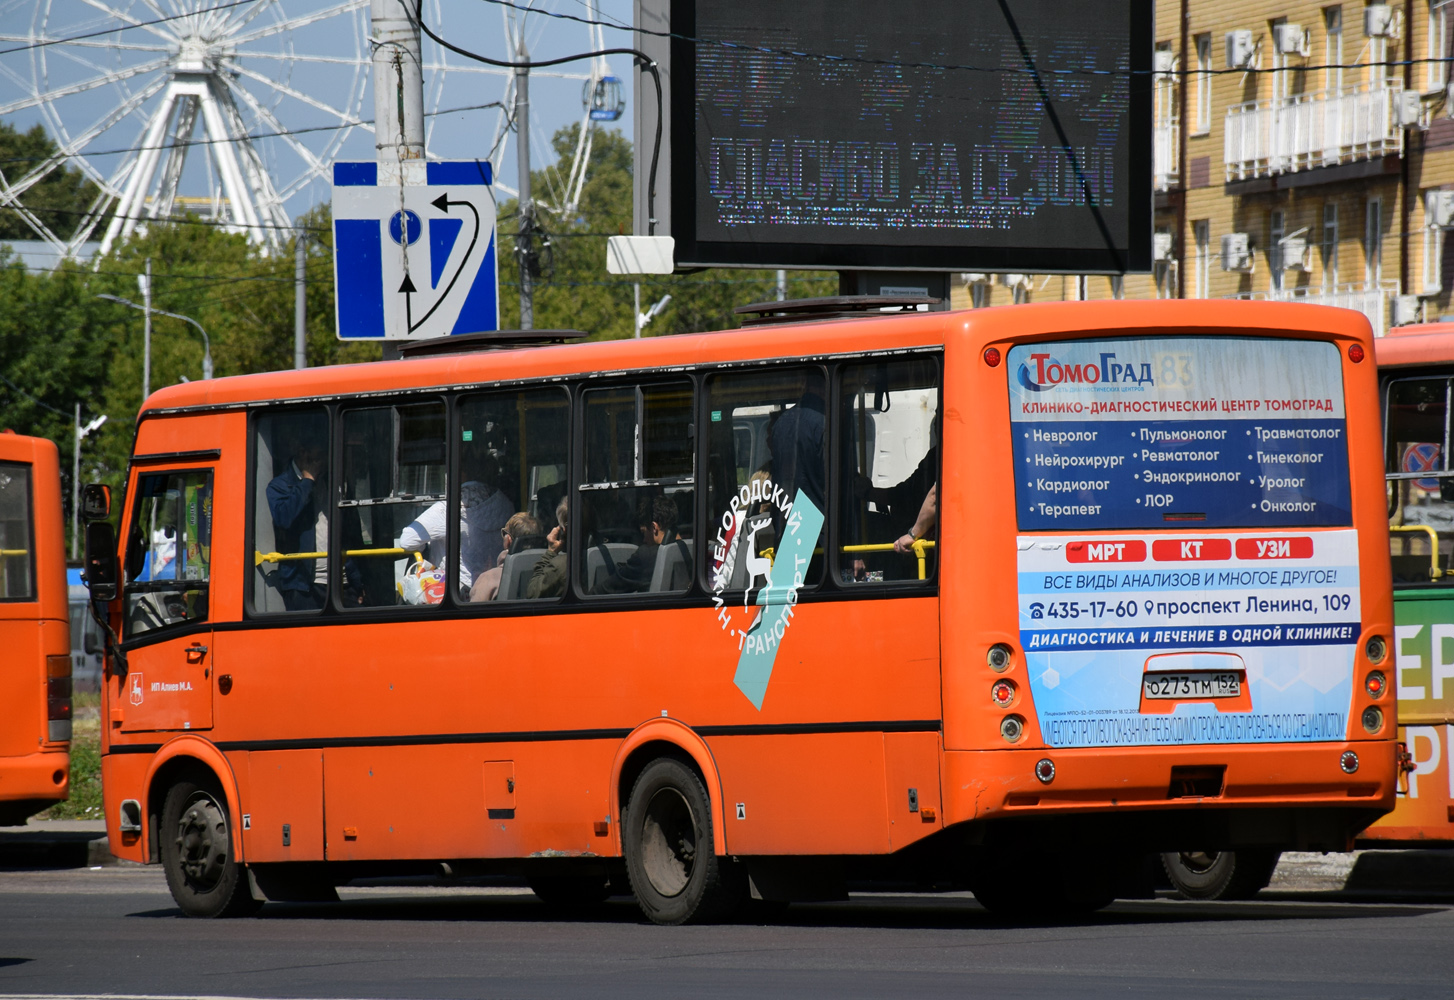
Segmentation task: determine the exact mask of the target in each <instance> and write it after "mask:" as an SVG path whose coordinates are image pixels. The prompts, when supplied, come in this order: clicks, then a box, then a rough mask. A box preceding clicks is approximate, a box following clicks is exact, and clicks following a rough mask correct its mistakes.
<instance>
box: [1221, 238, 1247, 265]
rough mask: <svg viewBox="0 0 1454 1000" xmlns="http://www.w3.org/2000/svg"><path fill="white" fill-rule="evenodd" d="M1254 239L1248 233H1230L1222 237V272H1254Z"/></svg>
mask: <svg viewBox="0 0 1454 1000" xmlns="http://www.w3.org/2000/svg"><path fill="white" fill-rule="evenodd" d="M1252 267H1253V261H1252V237H1250V236H1248V235H1247V234H1246V233H1228V234H1227V235H1226V236H1223V237H1222V270H1223V271H1241V272H1243V273H1245V274H1250V273H1251V272H1252Z"/></svg>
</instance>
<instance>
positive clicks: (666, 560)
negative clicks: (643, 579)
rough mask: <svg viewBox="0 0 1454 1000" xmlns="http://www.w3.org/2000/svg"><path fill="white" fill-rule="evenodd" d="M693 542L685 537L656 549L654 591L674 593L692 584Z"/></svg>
mask: <svg viewBox="0 0 1454 1000" xmlns="http://www.w3.org/2000/svg"><path fill="white" fill-rule="evenodd" d="M694 551H695V550H694V549H693V547H692V543H691V542H690V541H687V540H686V539H683V538H678V539H677V540H676V541H675V542H669V543H667V544H666V545H663V546H662V547H661V548H659V549H657V550H656V566H655V567H654V568H653V569H652V571H651V587H650V590H651V592H652V593H654V594H655V593H672V592H679V591H683V590H686V589H687V588H689V587H690V586H691V585H692V553H693V552H694Z"/></svg>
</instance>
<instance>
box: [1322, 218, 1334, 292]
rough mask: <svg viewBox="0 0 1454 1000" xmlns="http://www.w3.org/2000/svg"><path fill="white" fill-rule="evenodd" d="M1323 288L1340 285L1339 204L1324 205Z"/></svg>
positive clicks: (1328, 288) (1330, 288) (1329, 288)
mask: <svg viewBox="0 0 1454 1000" xmlns="http://www.w3.org/2000/svg"><path fill="white" fill-rule="evenodd" d="M1322 257H1323V288H1324V289H1325V290H1327V291H1332V290H1333V289H1335V288H1336V287H1337V286H1338V206H1337V205H1335V204H1334V203H1333V202H1331V201H1330V202H1328V203H1327V204H1326V205H1324V206H1323V242H1322Z"/></svg>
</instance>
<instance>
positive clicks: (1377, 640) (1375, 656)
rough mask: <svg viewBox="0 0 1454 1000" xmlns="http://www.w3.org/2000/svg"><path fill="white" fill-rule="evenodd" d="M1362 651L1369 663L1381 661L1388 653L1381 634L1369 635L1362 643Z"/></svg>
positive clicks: (1385, 642)
mask: <svg viewBox="0 0 1454 1000" xmlns="http://www.w3.org/2000/svg"><path fill="white" fill-rule="evenodd" d="M1363 652H1364V655H1366V656H1367V657H1368V662H1369V663H1382V662H1383V658H1384V657H1385V656H1387V655H1388V643H1387V641H1385V640H1384V638H1383V636H1381V635H1371V636H1369V637H1368V641H1367V642H1366V643H1364V644H1363Z"/></svg>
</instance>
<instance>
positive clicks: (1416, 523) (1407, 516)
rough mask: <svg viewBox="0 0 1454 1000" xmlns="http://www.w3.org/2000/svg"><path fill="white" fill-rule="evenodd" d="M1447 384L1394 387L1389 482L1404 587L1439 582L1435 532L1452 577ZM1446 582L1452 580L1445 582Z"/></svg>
mask: <svg viewBox="0 0 1454 1000" xmlns="http://www.w3.org/2000/svg"><path fill="white" fill-rule="evenodd" d="M1450 385H1451V383H1450V380H1449V379H1446V378H1422V379H1402V380H1399V381H1395V382H1391V383H1390V384H1389V387H1388V419H1387V421H1386V422H1385V434H1386V447H1385V450H1384V463H1385V464H1384V468H1385V472H1386V474H1387V476H1388V480H1389V515H1390V516H1389V521H1390V524H1391V525H1392V527H1393V529H1394V530H1393V532H1392V533H1391V535H1390V537H1389V544H1390V547H1391V548H1392V559H1393V576H1394V580H1395V581H1396V582H1399V583H1428V582H1430V581H1431V580H1432V579H1433V577H1434V574H1433V559H1432V556H1431V552H1430V540H1429V530H1433V531H1434V532H1435V533H1436V537H1438V538H1439V543H1440V544H1439V548H1440V555H1439V565H1440V566H1441V567H1443V568H1444V572H1447V567H1448V563H1449V548H1450V546H1449V543H1448V541H1447V539H1446V537H1445V536H1446V535H1447V534H1448V533H1449V532H1450V531H1454V472H1451V471H1450V469H1449V456H1448V452H1449V395H1450ZM1440 579H1441V581H1442V580H1445V579H1447V578H1445V577H1441V578H1440Z"/></svg>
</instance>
